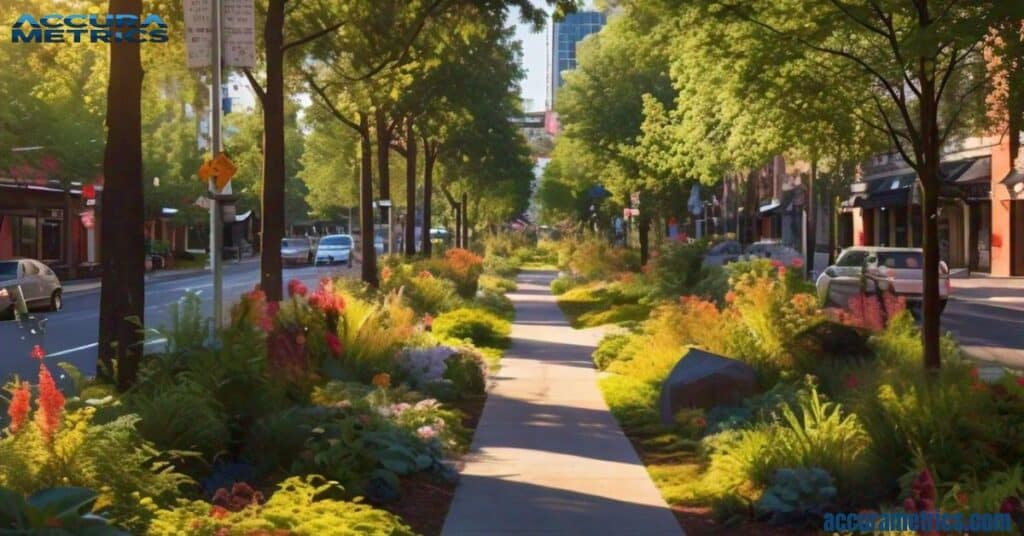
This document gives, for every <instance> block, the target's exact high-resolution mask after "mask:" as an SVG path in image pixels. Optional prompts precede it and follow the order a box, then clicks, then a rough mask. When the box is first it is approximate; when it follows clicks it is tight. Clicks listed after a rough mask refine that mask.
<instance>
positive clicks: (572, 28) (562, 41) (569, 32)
mask: <svg viewBox="0 0 1024 536" xmlns="http://www.w3.org/2000/svg"><path fill="white" fill-rule="evenodd" d="M606 22H607V17H606V16H605V14H604V13H600V12H597V11H580V12H577V13H570V14H569V15H566V17H565V19H563V20H562V21H561V22H556V23H554V25H552V30H551V59H550V64H549V65H548V84H549V89H548V91H549V94H548V105H549V108H554V106H555V98H556V95H557V93H558V88H560V87H562V84H563V83H564V80H563V79H562V73H563V72H565V71H570V70H572V69H575V68H576V44H577V43H579V42H580V41H581V40H582V39H583V38H584V37H586V36H588V35H590V34H592V33H597V32H599V31H601V28H602V27H604V25H605V23H606Z"/></svg>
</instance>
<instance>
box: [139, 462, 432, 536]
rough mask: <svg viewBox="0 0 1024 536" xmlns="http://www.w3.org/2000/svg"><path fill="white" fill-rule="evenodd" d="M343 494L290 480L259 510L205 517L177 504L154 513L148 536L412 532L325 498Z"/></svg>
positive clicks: (329, 485)
mask: <svg viewBox="0 0 1024 536" xmlns="http://www.w3.org/2000/svg"><path fill="white" fill-rule="evenodd" d="M341 493H342V490H341V489H339V487H338V485H337V483H335V482H331V481H327V480H325V479H324V478H323V477H318V476H307V477H305V478H299V477H292V478H289V479H287V480H285V481H284V482H281V483H280V484H278V486H277V491H275V492H274V494H273V495H271V496H270V499H268V500H267V502H266V503H265V504H263V505H254V506H249V507H247V508H244V509H242V510H241V511H239V512H231V511H228V510H224V511H223V512H222V513H221V514H220V515H216V516H214V515H210V512H211V506H210V504H209V503H206V502H203V501H185V500H181V501H179V502H178V505H177V506H176V507H174V508H171V509H166V510H156V511H155V512H154V520H153V523H152V524H151V525H150V527H149V531H148V534H151V535H153V536H161V535H177V534H181V533H182V530H183V528H184V527H187V528H188V533H189V534H195V535H200V536H214V535H216V536H220V535H232V536H235V535H237V536H243V535H248V534H269V533H273V532H275V531H285V532H287V533H289V534H338V535H344V536H357V535H364V534H373V535H379V536H405V535H409V536H411V535H413V534H414V532H413V531H412V529H410V528H409V527H408V526H406V525H405V524H404V523H402V521H401V519H399V518H398V517H397V516H395V515H394V514H391V513H388V512H386V511H384V510H378V509H375V508H373V507H372V506H369V505H366V504H363V503H360V502H350V501H341V500H337V499H331V498H328V497H330V496H332V495H334V496H336V495H339V494H341Z"/></svg>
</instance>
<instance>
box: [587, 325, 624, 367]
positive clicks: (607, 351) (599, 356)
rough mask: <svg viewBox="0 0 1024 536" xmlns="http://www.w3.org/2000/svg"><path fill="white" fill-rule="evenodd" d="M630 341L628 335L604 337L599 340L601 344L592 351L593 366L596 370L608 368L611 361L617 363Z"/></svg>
mask: <svg viewBox="0 0 1024 536" xmlns="http://www.w3.org/2000/svg"><path fill="white" fill-rule="evenodd" d="M630 341H631V337H630V336H629V335H624V334H612V335H606V336H605V337H604V338H603V339H601V343H600V344H598V345H597V349H596V350H594V354H593V359H594V366H596V367H597V368H598V370H604V369H606V368H608V365H610V364H611V363H612V362H613V361H617V360H619V359H620V358H621V357H622V355H623V350H625V348H626V345H628V344H629V343H630Z"/></svg>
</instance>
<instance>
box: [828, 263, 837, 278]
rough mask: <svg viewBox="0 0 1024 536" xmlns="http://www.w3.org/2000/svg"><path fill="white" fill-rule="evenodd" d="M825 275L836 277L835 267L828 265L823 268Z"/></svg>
mask: <svg viewBox="0 0 1024 536" xmlns="http://www.w3.org/2000/svg"><path fill="white" fill-rule="evenodd" d="M825 275H827V276H829V277H836V276H837V275H839V274H838V273H837V272H836V269H835V268H833V267H831V266H829V267H828V268H825Z"/></svg>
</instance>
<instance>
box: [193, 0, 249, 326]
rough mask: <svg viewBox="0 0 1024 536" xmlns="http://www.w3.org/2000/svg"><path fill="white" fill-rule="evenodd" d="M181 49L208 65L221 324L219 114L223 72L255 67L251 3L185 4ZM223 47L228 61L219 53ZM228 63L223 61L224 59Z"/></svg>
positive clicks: (226, 168)
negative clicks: (234, 68) (237, 68)
mask: <svg viewBox="0 0 1024 536" xmlns="http://www.w3.org/2000/svg"><path fill="white" fill-rule="evenodd" d="M184 10H185V48H186V51H187V54H188V66H189V67H190V68H202V67H210V71H211V74H212V76H211V83H210V152H211V153H212V154H213V155H214V159H213V160H212V161H211V162H207V163H205V164H203V166H202V167H201V168H200V170H199V173H200V176H203V177H204V178H208V179H209V190H210V194H211V198H212V199H211V202H210V269H211V271H212V272H213V326H214V329H215V330H218V331H219V330H220V329H221V328H222V327H223V326H224V284H223V249H224V222H223V215H222V214H221V207H220V203H219V201H218V197H217V194H218V193H219V192H222V191H224V192H226V193H230V180H231V177H232V176H233V175H234V174H235V172H236V171H237V170H236V169H235V167H234V165H233V164H232V163H231V161H230V160H229V159H227V157H226V156H225V155H224V154H223V152H222V147H221V145H222V144H221V126H220V123H221V116H222V115H223V114H222V110H221V107H222V105H223V102H224V101H223V100H222V95H221V91H222V86H223V83H222V80H221V74H222V73H221V69H222V68H223V66H224V65H227V66H229V67H252V66H253V65H255V63H256V59H255V58H256V50H255V48H256V38H255V36H256V34H255V14H254V13H253V2H252V0H184ZM225 46H226V47H227V51H228V53H227V55H226V57H222V52H224V51H225ZM225 60H227V61H225Z"/></svg>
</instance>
